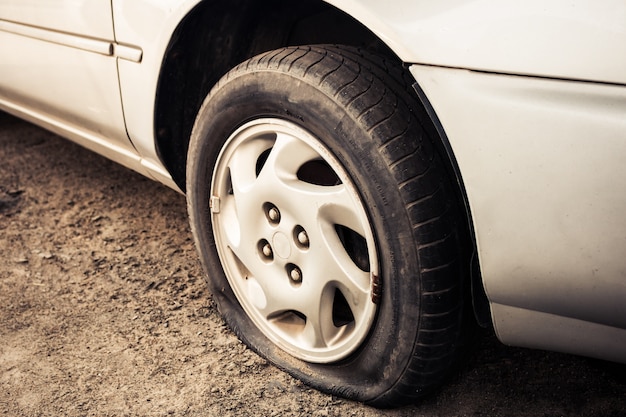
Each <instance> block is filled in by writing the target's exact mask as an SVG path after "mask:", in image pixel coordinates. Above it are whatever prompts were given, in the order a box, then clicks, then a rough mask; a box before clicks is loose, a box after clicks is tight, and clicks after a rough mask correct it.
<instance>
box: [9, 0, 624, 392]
mask: <svg viewBox="0 0 626 417" xmlns="http://www.w3.org/2000/svg"><path fill="white" fill-rule="evenodd" d="M308 44H343V45H354V46H359V47H363V48H366V47H368V46H369V47H373V48H374V49H378V50H383V49H384V50H386V51H388V52H390V53H391V55H393V56H394V58H395V59H396V62H397V66H398V67H402V68H405V74H410V76H411V77H412V82H413V83H414V88H415V94H416V97H417V98H418V99H419V102H420V104H421V105H422V106H423V108H424V109H425V111H426V112H427V113H428V114H429V116H430V118H431V120H432V123H433V126H434V128H435V129H437V132H438V135H439V137H440V138H441V146H442V149H443V153H444V154H445V157H446V162H445V164H446V165H447V166H449V168H450V171H451V174H450V175H451V177H452V178H453V181H454V183H455V184H457V186H458V194H459V198H460V200H462V205H463V213H464V214H463V216H464V221H466V222H467V225H468V227H467V230H468V234H469V236H470V238H469V239H470V241H471V247H472V249H473V250H472V255H471V260H470V261H468V262H467V264H466V265H465V267H466V268H467V269H468V270H470V269H471V278H470V279H471V281H472V288H473V292H472V299H473V304H474V305H475V310H476V315H477V316H478V318H479V321H481V322H482V323H487V322H489V323H491V324H493V326H494V328H495V331H496V334H497V335H498V337H499V339H500V340H501V341H502V342H504V343H506V344H511V345H516V346H525V347H532V348H541V349H548V350H556V351H562V352H569V353H574V354H581V355H586V356H592V357H597V358H602V359H607V360H611V361H617V362H626V348H625V346H626V260H625V257H624V253H625V249H626V216H625V215H624V213H626V169H625V168H624V160H626V140H625V139H626V54H625V53H624V45H626V3H624V2H623V1H620V0H608V1H605V2H601V3H598V2H592V1H591V0H575V1H564V0H555V1H551V2H548V3H546V2H543V1H539V0H531V1H527V2H514V1H495V0H479V1H463V0H445V1H439V2H430V1H423V0H419V1H402V0H398V1H394V2H391V3H388V2H387V3H383V2H375V1H371V0H329V1H327V2H322V1H304V2H288V1H268V2H254V1H249V0H237V1H232V2H231V1H229V2H227V1H209V0H205V1H201V0H181V1H178V0H177V1H174V0H133V1H125V0H112V1H110V0H74V1H67V0H54V1H42V0H37V1H29V2H23V1H22V0H0V56H1V57H2V58H1V61H0V109H2V110H4V111H7V112H9V113H12V114H14V115H17V116H19V117H22V118H24V119H27V120H29V121H31V122H34V123H36V124H39V125H41V126H43V127H44V128H47V129H50V130H52V131H54V132H56V133H58V134H60V135H62V136H65V137H67V138H69V139H71V140H73V141H75V142H77V143H79V144H81V145H83V146H85V147H87V148H89V149H91V150H93V151H95V152H98V153H100V154H102V155H104V156H106V157H108V158H110V159H113V160H115V161H117V162H119V163H121V164H123V165H125V166H127V167H129V168H131V169H133V170H135V171H138V172H140V173H142V174H144V175H146V176H148V177H151V178H153V179H155V180H157V181H160V182H162V183H163V184H165V185H167V186H169V187H172V188H174V189H176V190H178V191H181V192H186V187H187V185H186V182H185V181H186V180H185V178H186V173H185V172H186V167H187V152H188V143H189V137H190V136H191V134H192V129H193V125H194V119H195V117H196V114H197V113H198V110H199V109H200V108H201V104H202V102H203V100H204V99H205V97H206V95H207V94H209V92H210V90H211V89H212V88H214V86H215V85H216V84H217V82H218V80H219V79H220V78H221V77H222V76H223V75H224V74H226V73H227V72H228V71H230V70H231V69H232V68H234V67H235V66H236V65H238V64H239V63H240V62H243V61H245V60H247V59H249V58H251V57H252V56H255V55H257V54H259V53H264V52H267V51H271V50H276V49H277V48H281V47H285V46H288V45H308ZM209 274H210V272H209ZM487 308H488V309H487ZM485 311H486V313H485ZM283 367H286V366H285V365H283ZM296 375H297V376H298V375H299V374H298V373H297V372H296ZM322 389H324V388H322ZM356 398H357V399H362V400H365V401H369V400H371V399H370V398H367V397H363V398H361V397H358V396H357V397H356ZM373 402H374V403H375V404H376V402H375V401H373Z"/></svg>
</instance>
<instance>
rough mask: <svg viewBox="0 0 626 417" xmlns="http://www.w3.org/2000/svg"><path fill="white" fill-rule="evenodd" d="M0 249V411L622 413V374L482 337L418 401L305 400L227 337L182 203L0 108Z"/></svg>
mask: <svg viewBox="0 0 626 417" xmlns="http://www.w3.org/2000/svg"><path fill="white" fill-rule="evenodd" d="M0 253H1V254H2V261H1V262H0V341H1V342H0V414H2V415H6V416H61V415H63V416H221V417H226V416H240V415H241V416H279V415H280V416H282V415H302V416H495V415H499V416H598V417H600V416H602V417H608V416H623V415H626V368H625V367H624V366H623V365H616V364H611V363H605V362H601V361H595V360H591V359H585V358H579V357H575V356H569V355H562V354H556V353H546V352H540V351H531V350H525V349H517V348H510V347H506V346H503V345H501V344H499V343H498V342H497V340H496V339H495V337H494V336H493V334H492V332H491V331H490V330H486V331H484V334H482V335H480V337H479V339H478V342H477V346H476V349H475V351H473V352H471V353H470V354H469V361H468V363H467V366H466V367H465V368H464V369H462V370H461V371H460V372H459V373H458V374H457V375H456V376H455V377H454V378H453V379H452V380H451V381H450V383H449V384H448V385H446V387H444V388H443V390H442V391H441V392H440V393H439V394H438V395H436V396H433V397H432V398H429V399H428V400H426V401H424V402H422V403H420V404H416V405H415V406H411V407H405V408H401V409H397V410H376V409H372V408H370V407H367V406H364V405H362V404H358V403H353V402H350V401H346V400H343V399H339V398H335V397H332V396H328V395H325V394H321V393H319V392H317V391H314V390H312V389H310V388H308V387H307V386H304V385H303V384H302V383H300V382H299V381H297V380H294V379H293V378H291V377H289V376H288V375H286V374H285V373H283V372H281V371H279V370H278V369H276V368H274V367H273V366H271V365H270V364H268V363H267V362H266V361H265V360H263V359H261V358H259V357H258V356H257V355H255V354H254V353H253V352H251V351H250V350H248V349H246V347H245V346H244V345H242V344H241V343H240V342H239V341H238V339H237V338H236V337H235V336H234V335H233V334H232V333H231V332H230V331H229V330H228V329H227V328H226V327H225V325H224V324H223V322H222V320H221V318H220V317H219V315H218V313H217V311H216V309H215V308H214V306H213V305H212V303H211V301H210V294H208V292H207V290H206V288H205V284H204V275H203V272H202V270H201V268H200V266H199V262H198V260H197V255H196V252H195V250H194V248H193V242H192V239H191V234H190V231H189V228H188V226H187V215H186V212H185V200H184V197H183V196H182V195H180V194H177V193H176V192H174V191H172V190H170V189H168V188H166V187H164V186H162V185H159V184H157V183H155V182H152V181H150V180H148V179H146V178H143V177H141V176H140V175H138V174H136V173H134V172H132V171H129V170H127V169H125V168H123V167H120V166H118V165H116V164H114V163H112V162H110V161H108V160H106V159H104V158H102V157H100V156H98V155H95V154H93V153H91V152H89V151H86V150H84V149H82V148H80V147H78V146H76V145H74V144H72V143H70V142H68V141H65V140H63V139H60V138H58V137H57V136H55V135H53V134H51V133H48V132H46V131H44V130H41V129H39V128H37V127H35V126H33V125H30V124H28V123H25V122H22V121H20V120H18V119H15V118H13V117H11V116H8V115H6V114H4V113H0ZM625 348H626V347H625Z"/></svg>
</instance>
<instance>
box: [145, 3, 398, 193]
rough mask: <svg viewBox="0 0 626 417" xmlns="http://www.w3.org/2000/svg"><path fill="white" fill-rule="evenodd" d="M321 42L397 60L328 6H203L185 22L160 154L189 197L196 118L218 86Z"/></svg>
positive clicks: (160, 88) (166, 90)
mask: <svg viewBox="0 0 626 417" xmlns="http://www.w3.org/2000/svg"><path fill="white" fill-rule="evenodd" d="M320 43H336V44H345V45H352V46H362V47H367V48H369V49H375V50H384V51H385V52H386V53H391V51H390V50H389V49H388V48H387V47H386V46H385V44H384V43H383V42H382V41H381V40H380V39H379V38H377V37H376V36H375V35H374V34H373V33H372V32H371V31H369V30H368V29H367V28H366V27H365V26H363V25H362V24H360V23H359V22H358V21H356V20H355V19H354V18H352V17H350V16H349V15H347V14H345V13H344V12H342V11H340V10H339V9H337V8H335V7H333V6H330V5H329V4H328V3H325V2H323V1H321V0H304V1H301V2H297V3H293V2H289V1H285V0H272V1H266V2H263V3H262V4H261V3H259V2H256V1H254V0H236V1H230V0H216V1H203V2H200V3H199V4H197V5H196V7H194V8H193V9H192V10H191V11H190V12H189V13H188V14H187V15H186V16H185V18H184V19H182V20H181V22H180V24H179V25H178V27H177V28H176V30H175V32H174V33H173V35H172V37H171V40H170V43H169V45H168V47H167V49H166V51H165V55H164V57H163V60H162V65H161V69H160V73H159V77H158V84H157V91H156V98H155V109H154V132H155V145H156V150H157V154H158V156H159V158H160V160H161V162H162V163H163V164H164V165H165V167H166V168H167V170H168V171H169V172H170V174H171V176H172V178H173V180H174V181H175V182H176V184H177V185H178V186H179V187H180V188H181V190H183V191H184V189H185V188H184V187H185V166H186V155H187V148H188V142H189V136H190V133H191V129H192V126H193V122H194V119H195V115H196V113H197V112H198V110H199V108H200V106H201V104H202V101H203V100H204V98H205V97H206V95H207V94H208V92H209V91H210V90H211V88H212V87H213V85H214V84H215V83H216V82H217V81H218V80H219V79H220V78H221V77H222V76H223V75H224V74H226V73H227V72H228V71H229V70H230V69H232V68H233V67H235V66H236V65H237V64H239V63H241V62H242V61H244V60H246V59H248V58H251V57H252V56H254V55H257V54H259V53H262V52H267V51H270V50H273V49H277V48H280V47H284V46H294V45H305V44H320ZM398 62H400V60H399V59H398Z"/></svg>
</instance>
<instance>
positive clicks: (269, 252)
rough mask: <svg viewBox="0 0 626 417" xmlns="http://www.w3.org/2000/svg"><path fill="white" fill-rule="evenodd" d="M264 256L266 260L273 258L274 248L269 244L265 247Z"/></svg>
mask: <svg viewBox="0 0 626 417" xmlns="http://www.w3.org/2000/svg"><path fill="white" fill-rule="evenodd" d="M262 251H263V255H264V256H265V257H266V258H271V257H272V256H273V252H272V247H271V246H270V244H269V243H266V244H265V245H263V249H262Z"/></svg>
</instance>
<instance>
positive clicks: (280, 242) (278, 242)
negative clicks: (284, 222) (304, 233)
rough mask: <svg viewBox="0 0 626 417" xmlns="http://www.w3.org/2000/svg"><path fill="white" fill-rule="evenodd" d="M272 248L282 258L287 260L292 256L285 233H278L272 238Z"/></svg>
mask: <svg viewBox="0 0 626 417" xmlns="http://www.w3.org/2000/svg"><path fill="white" fill-rule="evenodd" d="M272 247H273V248H274V253H275V254H276V255H277V256H278V257H280V258H283V259H287V258H289V255H291V245H290V244H289V239H288V238H287V236H285V234H284V233H281V232H276V233H275V234H274V236H273V237H272Z"/></svg>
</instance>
